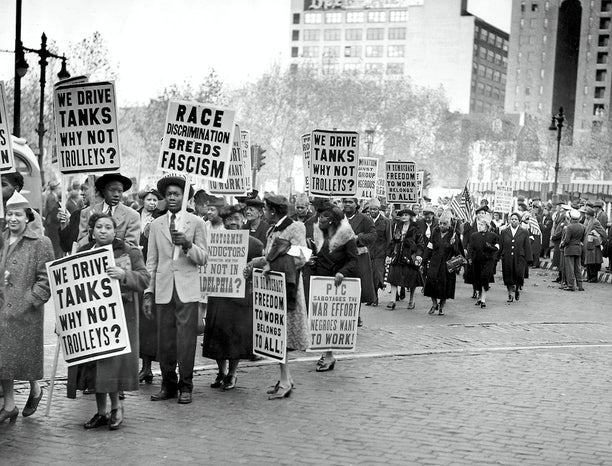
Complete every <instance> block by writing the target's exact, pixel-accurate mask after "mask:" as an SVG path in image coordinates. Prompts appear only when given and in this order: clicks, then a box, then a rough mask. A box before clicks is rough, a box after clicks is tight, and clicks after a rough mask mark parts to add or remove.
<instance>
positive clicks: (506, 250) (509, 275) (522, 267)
mask: <svg viewBox="0 0 612 466" xmlns="http://www.w3.org/2000/svg"><path fill="white" fill-rule="evenodd" d="M499 256H500V258H501V263H502V276H503V279H504V285H506V288H507V289H508V302H509V303H511V302H512V301H514V300H516V301H518V300H519V299H520V289H521V287H522V286H523V283H524V282H525V271H526V270H527V267H528V263H529V261H531V260H532V259H533V255H532V253H531V243H530V242H529V232H528V231H527V230H525V229H524V228H522V227H521V214H519V213H516V212H515V213H513V214H512V215H510V226H509V227H508V228H505V229H504V230H502V232H501V239H500V251H499ZM513 293H514V294H513Z"/></svg>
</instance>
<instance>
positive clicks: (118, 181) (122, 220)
mask: <svg viewBox="0 0 612 466" xmlns="http://www.w3.org/2000/svg"><path fill="white" fill-rule="evenodd" d="M95 186H96V189H97V190H98V192H99V193H100V194H101V195H102V197H103V198H104V200H103V201H102V202H99V203H97V204H94V205H91V206H89V207H87V208H86V209H83V210H82V211H81V218H80V221H79V235H78V238H77V241H78V244H79V246H84V245H85V244H87V243H88V242H89V231H88V230H87V223H88V221H89V217H91V215H92V214H93V213H94V212H105V213H109V214H110V215H111V216H112V217H113V219H115V222H116V223H117V230H116V231H117V238H118V239H120V240H123V241H124V242H125V243H128V244H130V245H132V246H138V244H139V242H140V215H138V212H136V211H135V210H134V209H131V208H129V207H127V206H125V205H123V203H122V202H121V200H122V199H123V193H124V192H125V191H128V190H129V189H130V188H131V187H132V180H130V179H129V178H127V177H125V176H123V175H121V174H120V173H106V174H105V175H102V176H101V177H100V178H98V179H97V180H96V182H95Z"/></svg>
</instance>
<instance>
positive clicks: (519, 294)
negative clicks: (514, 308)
mask: <svg viewBox="0 0 612 466" xmlns="http://www.w3.org/2000/svg"><path fill="white" fill-rule="evenodd" d="M520 298H521V292H520V291H519V289H518V288H517V289H516V291H515V292H514V300H515V301H518V300H519V299H520Z"/></svg>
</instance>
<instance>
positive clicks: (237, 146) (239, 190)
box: [209, 125, 250, 196]
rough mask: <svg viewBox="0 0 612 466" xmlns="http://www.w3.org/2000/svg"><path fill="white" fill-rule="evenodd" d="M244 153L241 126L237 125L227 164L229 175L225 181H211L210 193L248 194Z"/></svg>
mask: <svg viewBox="0 0 612 466" xmlns="http://www.w3.org/2000/svg"><path fill="white" fill-rule="evenodd" d="M242 154H243V150H242V136H241V134H240V127H239V126H238V125H235V129H234V144H233V145H232V153H231V155H230V159H229V163H228V165H227V177H226V179H225V181H224V182H218V181H211V182H210V191H209V192H210V194H216V195H234V196H245V195H246V194H247V185H246V183H247V180H246V175H247V173H246V172H245V171H244V159H243V157H242ZM249 175H250V174H249ZM249 177H250V176H249Z"/></svg>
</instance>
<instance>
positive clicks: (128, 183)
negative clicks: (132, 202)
mask: <svg viewBox="0 0 612 466" xmlns="http://www.w3.org/2000/svg"><path fill="white" fill-rule="evenodd" d="M113 181H119V182H120V183H121V184H122V185H123V190H124V191H128V190H129V189H130V188H131V187H132V180H130V179H129V178H128V177H127V176H123V175H122V174H121V173H105V174H104V175H102V176H101V177H100V178H98V179H96V189H97V190H98V191H100V192H102V191H103V190H104V188H105V187H106V185H107V184H108V183H112V182H113Z"/></svg>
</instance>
